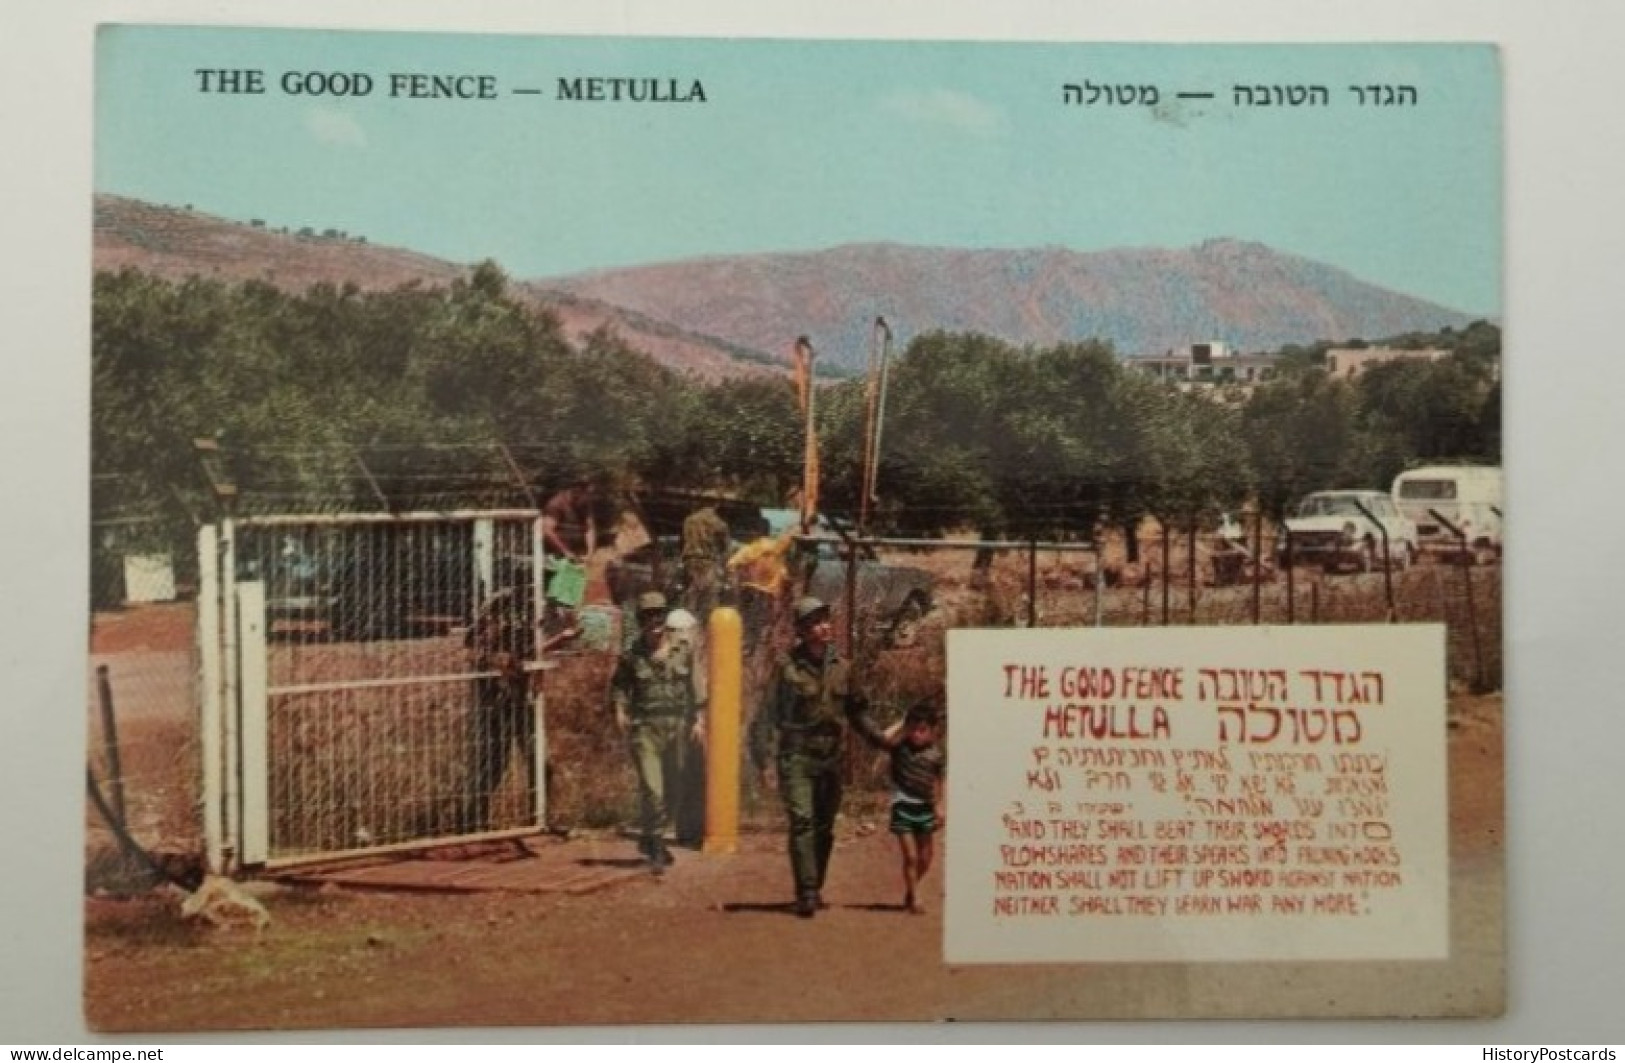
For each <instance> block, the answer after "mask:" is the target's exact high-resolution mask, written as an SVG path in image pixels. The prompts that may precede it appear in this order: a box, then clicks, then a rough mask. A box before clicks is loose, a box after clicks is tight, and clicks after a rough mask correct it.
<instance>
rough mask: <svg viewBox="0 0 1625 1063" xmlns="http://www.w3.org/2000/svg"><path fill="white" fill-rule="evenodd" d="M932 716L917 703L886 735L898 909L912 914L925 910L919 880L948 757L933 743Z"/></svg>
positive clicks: (937, 817)
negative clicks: (898, 861) (899, 883)
mask: <svg viewBox="0 0 1625 1063" xmlns="http://www.w3.org/2000/svg"><path fill="white" fill-rule="evenodd" d="M937 720H938V714H937V709H936V706H935V705H933V704H932V703H930V702H919V703H917V704H915V705H913V706H910V708H909V710H908V712H907V713H906V714H905V715H904V717H903V719H902V722H901V723H898V724H895V725H894V726H893V727H892V728H891V729H890V730H889V731H888V732H887V735H886V739H887V743H888V745H890V747H891V782H892V802H891V832H892V834H894V835H896V836H897V848H898V852H899V853H900V854H901V856H902V858H903V907H904V909H906V910H907V911H910V912H913V913H915V914H916V915H917V914H919V913H921V912H923V911H925V905H924V904H923V903H922V902H921V900H920V889H919V887H920V880H921V879H922V878H924V877H925V875H926V872H928V871H930V870H931V861H932V859H933V857H934V856H935V855H936V842H935V835H936V831H937V828H938V827H939V826H940V825H941V821H942V776H943V771H944V769H945V768H946V765H947V761H946V758H945V757H944V756H943V754H942V747H941V746H940V745H938V743H937Z"/></svg>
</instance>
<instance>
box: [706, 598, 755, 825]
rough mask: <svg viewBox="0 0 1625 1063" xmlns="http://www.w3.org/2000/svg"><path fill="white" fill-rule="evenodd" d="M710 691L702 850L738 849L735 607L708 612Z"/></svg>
mask: <svg viewBox="0 0 1625 1063" xmlns="http://www.w3.org/2000/svg"><path fill="white" fill-rule="evenodd" d="M707 627H708V629H709V634H710V644H711V694H710V702H709V706H708V708H707V710H706V718H705V843H704V845H703V846H702V847H701V850H700V851H701V852H706V853H724V854H729V855H731V854H733V853H737V852H738V851H739V749H740V746H739V741H740V731H741V722H742V717H743V712H742V710H741V703H742V702H743V700H744V685H743V682H742V677H743V675H744V668H745V654H744V637H743V630H744V628H743V625H742V624H741V622H740V619H739V611H738V610H737V609H730V608H728V607H727V606H722V607H720V608H717V609H713V610H711V619H710V622H709V623H708V625H707Z"/></svg>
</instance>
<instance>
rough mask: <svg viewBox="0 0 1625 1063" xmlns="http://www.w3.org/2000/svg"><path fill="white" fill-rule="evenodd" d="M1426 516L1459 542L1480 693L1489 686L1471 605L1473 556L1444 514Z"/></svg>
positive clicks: (1435, 512)
mask: <svg viewBox="0 0 1625 1063" xmlns="http://www.w3.org/2000/svg"><path fill="white" fill-rule="evenodd" d="M1428 515H1429V516H1431V517H1432V518H1433V519H1434V520H1436V521H1438V522H1439V523H1440V524H1442V525H1444V526H1445V527H1446V528H1447V529H1449V531H1450V533H1451V534H1452V535H1454V536H1455V537H1456V538H1457V539H1459V540H1460V541H1461V582H1462V587H1463V589H1464V590H1465V592H1466V596H1467V633H1468V635H1469V636H1470V637H1471V639H1472V644H1473V675H1474V676H1475V677H1476V679H1477V684H1478V685H1477V690H1478V691H1479V692H1482V691H1483V690H1484V689H1485V688H1486V687H1487V686H1488V685H1489V684H1488V683H1487V681H1486V680H1485V678H1484V647H1483V644H1482V643H1481V642H1480V641H1479V638H1478V609H1477V608H1476V607H1475V605H1474V603H1473V570H1472V563H1473V555H1472V551H1471V550H1470V549H1469V544H1468V542H1467V533H1466V532H1464V531H1462V530H1461V529H1460V528H1458V527H1456V526H1455V525H1454V524H1452V523H1450V521H1449V520H1447V519H1445V516H1444V514H1442V513H1440V512H1439V511H1438V510H1436V509H1430V510H1428Z"/></svg>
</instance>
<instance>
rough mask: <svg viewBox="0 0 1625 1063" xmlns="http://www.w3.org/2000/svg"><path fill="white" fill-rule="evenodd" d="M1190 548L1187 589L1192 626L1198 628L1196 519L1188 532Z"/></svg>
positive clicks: (1187, 563) (1187, 565)
mask: <svg viewBox="0 0 1625 1063" xmlns="http://www.w3.org/2000/svg"><path fill="white" fill-rule="evenodd" d="M1186 535H1187V537H1188V542H1189V546H1188V547H1187V548H1186V550H1185V587H1186V592H1187V594H1188V595H1189V597H1190V620H1191V626H1192V627H1195V626H1196V518H1195V517H1192V518H1191V526H1190V529H1189V530H1188V531H1187V532H1186Z"/></svg>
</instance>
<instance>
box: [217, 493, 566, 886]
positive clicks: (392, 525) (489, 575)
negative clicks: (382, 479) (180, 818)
mask: <svg viewBox="0 0 1625 1063" xmlns="http://www.w3.org/2000/svg"><path fill="white" fill-rule="evenodd" d="M198 546H199V557H200V558H201V559H202V565H201V575H202V585H201V587H200V593H199V603H200V604H199V614H198V615H199V620H198V622H199V632H200V648H201V660H202V672H203V696H202V698H201V705H202V711H203V719H202V721H201V727H200V734H201V736H202V741H203V767H204V805H205V807H204V833H205V839H206V843H207V847H208V858H209V864H210V866H211V868H214V869H217V870H229V869H236V868H245V867H256V866H279V865H287V864H292V863H299V862H306V861H313V860H324V859H331V858H333V857H337V856H349V855H358V854H364V853H372V852H385V851H390V850H399V849H407V848H411V847H416V846H422V845H425V844H430V843H443V842H447V841H456V840H468V839H472V838H482V837H503V836H513V835H519V834H524V833H530V832H533V831H535V830H537V829H539V828H540V826H541V825H542V824H543V823H544V822H545V816H546V807H545V802H546V787H545V786H544V785H542V784H541V783H542V780H543V779H544V778H545V775H544V765H545V762H546V754H545V750H546V742H545V730H544V727H543V722H544V713H543V706H542V700H541V696H540V693H539V692H535V691H537V688H538V687H539V684H536V683H533V682H530V680H531V679H532V678H533V675H532V673H534V672H535V671H536V670H538V669H540V668H541V667H543V664H542V662H541V649H542V642H543V637H544V634H543V633H544V630H545V627H546V624H547V621H548V610H547V607H546V604H545V603H546V597H545V595H544V594H543V581H544V576H545V572H546V558H545V557H544V556H543V548H542V535H541V523H540V519H539V515H538V514H537V513H536V512H535V511H532V510H503V511H491V512H466V513H450V514H446V513H410V514H388V515H382V514H349V515H337V516H297V517H295V516H279V517H253V518H246V519H239V520H227V521H224V522H222V523H221V524H220V525H219V526H218V527H216V526H210V527H206V528H204V529H203V530H202V532H201V533H200V539H199V544H198ZM536 603H543V604H542V607H541V608H540V609H538V608H537V605H536Z"/></svg>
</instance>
